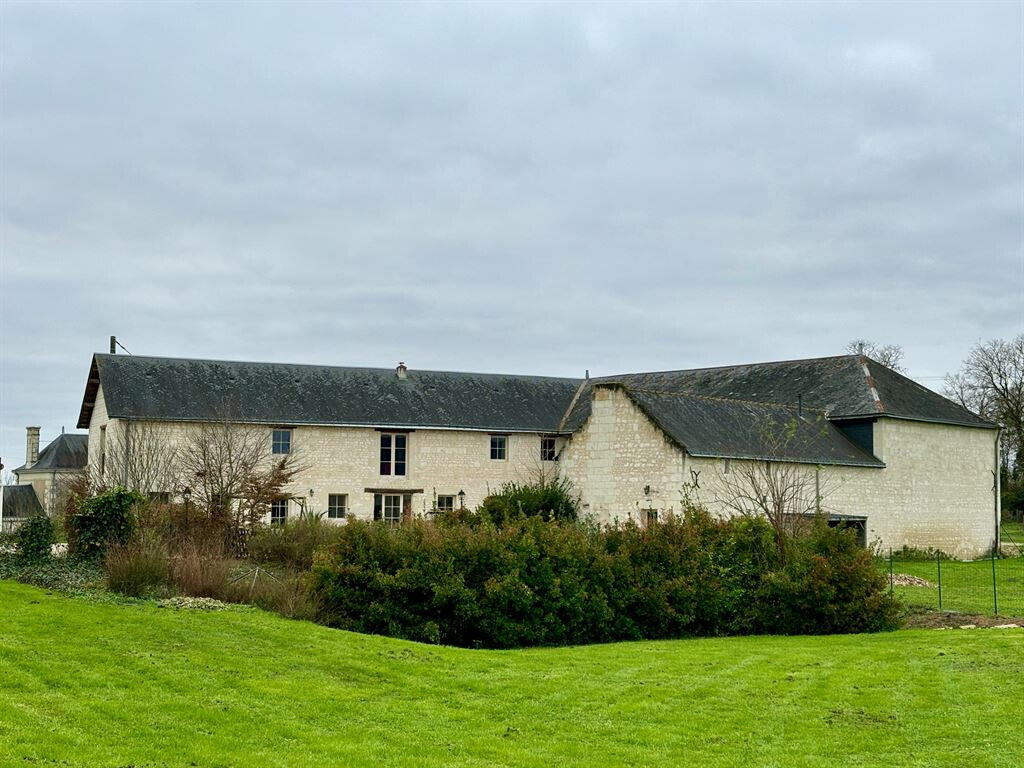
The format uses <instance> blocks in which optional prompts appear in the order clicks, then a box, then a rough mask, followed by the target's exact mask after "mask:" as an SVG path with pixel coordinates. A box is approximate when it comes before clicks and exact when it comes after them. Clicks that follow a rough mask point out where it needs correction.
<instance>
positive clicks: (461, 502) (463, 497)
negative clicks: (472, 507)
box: [459, 490, 466, 509]
mask: <svg viewBox="0 0 1024 768" xmlns="http://www.w3.org/2000/svg"><path fill="white" fill-rule="evenodd" d="M465 508H466V492H465V491H461V490H460V491H459V509H465Z"/></svg>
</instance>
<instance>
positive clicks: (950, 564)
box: [882, 557, 1024, 617]
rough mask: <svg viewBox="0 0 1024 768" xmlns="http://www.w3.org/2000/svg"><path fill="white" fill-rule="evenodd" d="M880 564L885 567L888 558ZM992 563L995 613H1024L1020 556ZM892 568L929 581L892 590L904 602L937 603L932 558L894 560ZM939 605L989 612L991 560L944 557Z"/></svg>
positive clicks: (991, 609)
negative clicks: (924, 559) (921, 585)
mask: <svg viewBox="0 0 1024 768" xmlns="http://www.w3.org/2000/svg"><path fill="white" fill-rule="evenodd" d="M882 565H883V567H884V568H885V569H886V571H888V569H889V562H888V560H886V561H885V562H884V564H882ZM995 565H996V588H997V595H998V598H999V614H1000V615H1003V616H1016V617H1022V616H1024V557H1014V558H1002V559H997V560H996V563H995ZM893 571H894V572H895V573H909V574H910V575H911V576H918V577H920V578H922V579H927V580H928V581H929V582H931V584H932V585H933V586H931V587H896V589H895V592H896V594H897V595H899V597H900V598H901V599H902V600H903V601H904V602H905V603H907V604H908V605H911V606H926V607H929V608H938V607H939V579H938V576H939V574H938V568H937V566H936V563H935V561H934V560H930V561H924V562H921V561H897V562H895V563H893ZM942 608H943V610H947V611H962V612H966V613H987V614H991V613H993V612H994V609H995V605H994V604H993V602H992V561H991V560H975V561H973V562H966V563H965V562H960V561H957V560H944V561H943V562H942Z"/></svg>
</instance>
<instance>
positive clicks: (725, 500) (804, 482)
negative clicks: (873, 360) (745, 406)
mask: <svg viewBox="0 0 1024 768" xmlns="http://www.w3.org/2000/svg"><path fill="white" fill-rule="evenodd" d="M820 421H821V417H820V416H819V417H818V418H817V419H816V420H815V423H816V424H817V423H819V422H820ZM822 427H824V425H822ZM758 431H759V433H760V435H761V444H762V447H763V448H762V452H763V454H764V458H760V459H744V460H739V459H737V460H732V461H731V462H730V465H731V466H730V470H729V471H728V472H722V473H721V474H720V476H719V479H718V480H719V490H718V494H717V495H718V501H719V502H720V503H722V504H723V505H724V506H725V507H726V508H728V509H730V510H731V511H733V512H736V513H738V514H741V515H748V516H753V517H764V518H766V519H767V520H768V522H769V523H770V524H771V526H772V529H773V530H774V531H775V539H776V541H777V542H778V544H779V550H780V552H782V553H783V556H785V553H786V551H787V548H788V542H789V541H790V540H791V539H792V538H793V537H795V536H800V535H802V534H804V533H806V532H807V531H809V530H810V527H811V525H812V524H813V522H814V519H815V517H816V516H817V515H820V514H821V513H822V510H823V507H822V502H823V500H824V498H825V497H826V496H827V495H828V492H829V487H828V486H829V483H828V480H829V478H828V476H827V475H825V472H824V469H823V467H821V466H820V465H814V464H804V463H797V462H794V461H793V460H792V458H791V457H793V456H795V455H797V454H798V453H799V450H798V449H799V447H800V444H801V443H803V442H804V441H805V439H806V436H807V434H808V433H807V431H806V427H805V429H803V430H802V429H801V423H800V421H799V420H798V419H797V418H793V419H790V420H789V421H787V422H786V423H785V424H781V425H780V424H778V423H777V422H775V421H774V420H772V419H770V418H765V419H763V420H762V422H761V424H760V425H759V429H758Z"/></svg>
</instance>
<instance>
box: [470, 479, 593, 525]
mask: <svg viewBox="0 0 1024 768" xmlns="http://www.w3.org/2000/svg"><path fill="white" fill-rule="evenodd" d="M578 513H579V498H578V497H576V496H575V495H574V494H573V492H572V486H571V484H570V483H569V481H568V480H566V479H565V478H561V477H554V478H549V477H546V476H543V475H542V476H540V477H538V478H537V479H536V480H534V481H532V482H528V483H514V482H512V483H506V484H505V485H503V486H502V488H501V490H500V491H498V493H494V494H491V495H490V496H487V497H486V498H485V499H484V500H483V502H482V503H481V504H480V506H479V507H478V508H477V514H478V516H480V517H481V518H483V519H488V520H490V521H491V522H492V523H494V524H495V525H499V526H500V525H504V524H505V523H506V522H508V521H510V520H514V519H515V518H518V517H540V518H541V519H542V520H545V521H550V520H557V521H560V522H568V521H571V520H575V519H576V518H577V515H578Z"/></svg>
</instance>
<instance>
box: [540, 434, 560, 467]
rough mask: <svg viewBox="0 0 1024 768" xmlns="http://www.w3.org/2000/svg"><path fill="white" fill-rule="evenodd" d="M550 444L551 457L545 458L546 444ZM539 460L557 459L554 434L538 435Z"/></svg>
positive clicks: (556, 445) (556, 442) (556, 441)
mask: <svg viewBox="0 0 1024 768" xmlns="http://www.w3.org/2000/svg"><path fill="white" fill-rule="evenodd" d="M549 442H550V444H551V458H550V459H549V458H547V450H546V448H547V444H548V443H549ZM540 460H541V461H558V438H557V437H555V436H554V435H541V436H540Z"/></svg>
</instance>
